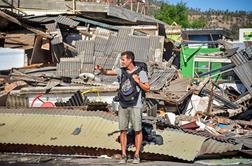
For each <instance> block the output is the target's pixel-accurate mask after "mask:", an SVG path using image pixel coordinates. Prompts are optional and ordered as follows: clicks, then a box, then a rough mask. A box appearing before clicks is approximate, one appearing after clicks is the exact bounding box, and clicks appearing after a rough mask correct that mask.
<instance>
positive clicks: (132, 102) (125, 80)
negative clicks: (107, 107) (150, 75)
mask: <svg viewBox="0 0 252 166" xmlns="http://www.w3.org/2000/svg"><path fill="white" fill-rule="evenodd" d="M144 64H145V63H138V65H139V66H138V65H136V66H138V69H137V70H136V71H134V72H132V73H128V72H127V71H126V70H125V69H123V68H121V71H122V73H121V78H120V80H119V82H120V87H119V91H118V100H119V103H120V105H121V106H122V107H123V108H127V107H132V106H136V105H137V101H138V98H139V94H140V91H139V92H138V91H137V86H138V85H137V83H136V82H135V81H134V79H133V78H132V76H133V75H134V74H138V73H140V71H142V70H144V71H146V70H147V65H146V64H145V65H144ZM140 65H141V66H140ZM145 67H146V68H145ZM139 88H140V87H139ZM140 89H141V88H140ZM142 95H144V91H142Z"/></svg>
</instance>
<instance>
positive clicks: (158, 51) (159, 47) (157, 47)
mask: <svg viewBox="0 0 252 166" xmlns="http://www.w3.org/2000/svg"><path fill="white" fill-rule="evenodd" d="M163 50H164V37H163V36H150V47H149V61H153V62H160V61H162V58H163V57H162V56H163Z"/></svg>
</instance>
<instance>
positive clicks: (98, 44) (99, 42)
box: [94, 37, 108, 52]
mask: <svg viewBox="0 0 252 166" xmlns="http://www.w3.org/2000/svg"><path fill="white" fill-rule="evenodd" d="M107 42H108V39H106V38H102V37H95V48H94V50H95V51H98V52H103V51H105V49H106V46H107Z"/></svg>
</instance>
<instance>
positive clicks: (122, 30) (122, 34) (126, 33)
mask: <svg viewBox="0 0 252 166" xmlns="http://www.w3.org/2000/svg"><path fill="white" fill-rule="evenodd" d="M133 32H134V29H133V28H120V29H119V31H118V34H117V36H118V37H122V38H125V37H128V36H129V35H133Z"/></svg>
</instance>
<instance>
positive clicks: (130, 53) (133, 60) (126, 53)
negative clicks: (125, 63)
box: [121, 51, 135, 63]
mask: <svg viewBox="0 0 252 166" xmlns="http://www.w3.org/2000/svg"><path fill="white" fill-rule="evenodd" d="M124 55H126V57H127V59H131V60H132V62H133V63H135V55H134V53H133V52H132V51H125V52H122V53H121V56H124Z"/></svg>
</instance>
